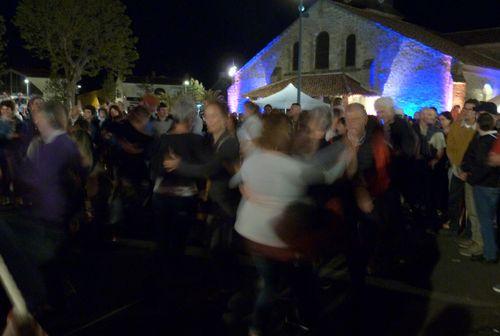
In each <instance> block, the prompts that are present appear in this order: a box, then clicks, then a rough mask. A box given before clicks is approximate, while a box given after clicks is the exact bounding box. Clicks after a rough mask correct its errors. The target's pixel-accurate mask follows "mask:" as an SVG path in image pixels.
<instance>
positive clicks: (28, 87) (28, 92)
mask: <svg viewBox="0 0 500 336" xmlns="http://www.w3.org/2000/svg"><path fill="white" fill-rule="evenodd" d="M24 84H26V97H28V98H29V96H30V80H29V79H28V78H26V79H25V80H24Z"/></svg>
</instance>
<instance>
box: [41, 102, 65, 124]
mask: <svg viewBox="0 0 500 336" xmlns="http://www.w3.org/2000/svg"><path fill="white" fill-rule="evenodd" d="M42 113H43V114H44V115H45V116H46V117H47V119H48V120H49V123H50V125H51V126H52V127H53V128H55V129H65V128H66V126H67V123H68V110H67V109H66V107H65V106H64V105H63V104H61V103H57V102H47V103H46V104H45V105H44V106H43V110H42Z"/></svg>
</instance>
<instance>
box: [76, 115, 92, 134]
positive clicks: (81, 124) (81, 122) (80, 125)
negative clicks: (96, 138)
mask: <svg viewBox="0 0 500 336" xmlns="http://www.w3.org/2000/svg"><path fill="white" fill-rule="evenodd" d="M77 129H80V130H82V131H85V132H89V131H90V123H89V122H88V121H87V120H85V119H83V118H78V119H77V120H76V121H75V124H74V125H73V130H75V131H76V130H77Z"/></svg>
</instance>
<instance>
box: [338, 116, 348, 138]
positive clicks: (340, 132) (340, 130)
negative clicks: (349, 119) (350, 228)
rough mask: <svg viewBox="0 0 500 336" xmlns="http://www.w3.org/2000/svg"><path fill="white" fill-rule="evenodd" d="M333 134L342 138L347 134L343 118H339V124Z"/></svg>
mask: <svg viewBox="0 0 500 336" xmlns="http://www.w3.org/2000/svg"><path fill="white" fill-rule="evenodd" d="M335 133H336V134H337V135H341V136H344V135H345V134H346V133H347V127H346V124H345V118H344V117H342V118H340V119H339V122H338V123H337V125H336V126H335Z"/></svg>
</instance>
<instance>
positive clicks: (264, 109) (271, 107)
mask: <svg viewBox="0 0 500 336" xmlns="http://www.w3.org/2000/svg"><path fill="white" fill-rule="evenodd" d="M268 106H269V107H270V108H271V110H272V109H273V107H272V106H271V104H266V106H264V110H265V109H266V107H268Z"/></svg>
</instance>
